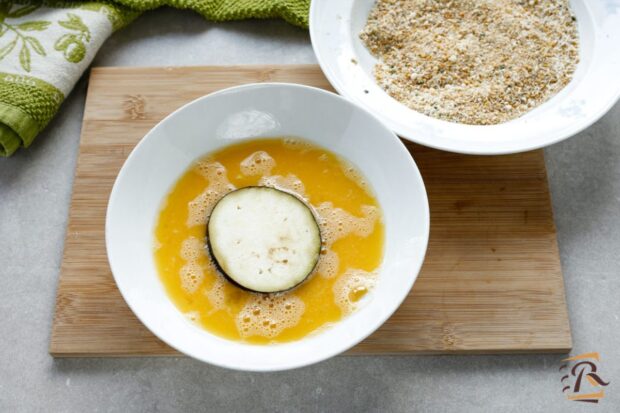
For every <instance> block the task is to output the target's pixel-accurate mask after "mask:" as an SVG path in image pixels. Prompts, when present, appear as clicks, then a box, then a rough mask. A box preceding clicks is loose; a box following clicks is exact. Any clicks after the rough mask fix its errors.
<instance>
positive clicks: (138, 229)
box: [106, 84, 429, 371]
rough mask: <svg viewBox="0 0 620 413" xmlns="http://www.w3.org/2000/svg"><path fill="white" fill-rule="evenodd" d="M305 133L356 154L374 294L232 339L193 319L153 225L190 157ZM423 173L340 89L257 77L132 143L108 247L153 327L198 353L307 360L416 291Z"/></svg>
mask: <svg viewBox="0 0 620 413" xmlns="http://www.w3.org/2000/svg"><path fill="white" fill-rule="evenodd" d="M274 136H299V137H302V138H305V139H307V140H310V141H312V142H314V143H316V144H318V145H320V146H323V147H325V148H327V149H329V150H331V151H333V152H335V153H337V154H339V155H340V156H342V157H343V158H345V159H348V160H349V161H351V162H352V163H353V164H355V165H357V167H358V168H359V169H360V170H361V171H362V172H363V174H364V175H365V177H366V179H367V181H368V182H369V183H370V185H371V186H372V188H373V189H374V192H375V194H376V196H377V198H378V201H379V203H380V205H381V207H382V210H383V214H384V221H385V227H386V239H385V254H384V260H383V264H382V266H381V268H380V274H379V277H378V282H377V285H376V287H375V288H374V289H373V290H372V293H371V295H370V297H369V300H368V302H367V304H366V305H364V306H363V307H362V308H361V309H359V310H358V311H356V312H354V313H353V314H352V315H351V316H350V317H347V318H345V319H344V320H342V321H341V322H338V323H336V324H335V325H334V326H333V327H331V328H329V329H326V330H325V331H324V332H322V333H319V334H316V335H313V336H311V337H307V338H304V339H302V340H300V341H296V342H292V343H286V344H277V345H266V346H261V345H249V344H243V343H240V342H235V341H229V340H226V339H223V338H220V337H217V336H215V335H212V334H210V333H209V332H207V331H205V330H203V329H202V328H200V327H198V326H196V325H194V324H192V323H191V322H190V321H188V320H187V319H186V317H185V316H183V315H182V314H181V312H180V311H179V310H177V308H176V307H175V306H174V304H173V303H172V302H171V301H170V299H169V298H168V296H167V295H166V292H165V291H164V287H163V286H162V284H161V282H160V280H159V276H158V274H157V271H156V268H155V264H154V259H153V245H154V235H153V229H154V225H155V220H156V217H157V214H158V211H159V208H160V205H161V202H162V200H163V199H164V197H165V196H166V194H167V193H168V192H169V191H170V189H171V187H172V185H173V184H174V183H175V181H176V180H177V179H178V178H179V177H180V176H181V174H182V173H183V172H184V171H185V170H186V169H187V168H188V167H189V166H190V164H191V163H192V161H194V160H195V159H197V158H198V157H201V156H202V155H204V154H207V153H209V152H211V151H213V150H216V149H219V148H221V147H223V146H226V145H228V144H230V143H233V142H237V141H239V140H241V139H246V138H256V137H274ZM428 234H429V211H428V202H427V198H426V192H425V189H424V183H423V182H422V178H421V177H420V173H419V172H418V169H417V167H416V165H415V163H414V162H413V160H412V158H411V156H410V155H409V152H408V151H407V150H406V149H405V147H404V145H403V144H402V142H401V141H400V140H399V139H398V138H397V137H396V136H395V135H394V133H392V132H391V131H390V130H389V129H388V128H386V127H385V126H384V125H383V124H382V123H381V122H380V121H379V120H377V119H376V118H375V117H373V116H372V115H370V114H369V113H368V112H366V111H364V110H363V109H361V108H359V107H358V106H356V105H354V104H352V103H350V102H349V101H347V100H345V99H343V98H342V97H340V96H338V95H335V94H333V93H329V92H326V91H323V90H320V89H315V88H311V87H307V86H300V85H292V84H252V85H245V86H240V87H235V88H231V89H226V90H223V91H220V92H217V93H213V94H211V95H208V96H205V97H202V98H200V99H198V100H195V101H193V102H191V103H189V104H187V105H185V106H183V107H182V108H181V109H179V110H177V111H176V112H174V113H172V114H171V115H169V116H168V117H167V118H166V119H164V120H163V121H161V122H160V123H159V124H158V125H157V126H155V127H154V128H153V129H152V130H151V131H150V132H149V133H148V134H147V135H146V136H145V137H144V138H143V139H142V141H141V142H140V143H139V144H138V146H137V147H136V148H135V149H134V150H133V152H132V153H131V155H130V156H129V158H128V159H127V161H126V162H125V165H124V166H123V168H122V169H121V171H120V173H119V175H118V178H117V179H116V183H115V184H114V188H113V190H112V193H111V195H110V201H109V204H108V211H107V217H106V246H107V251H108V259H109V261H110V266H111V268H112V272H113V274H114V278H115V280H116V283H117V285H118V288H119V289H120V291H121V293H122V295H123V297H124V298H125V301H127V304H129V307H131V309H132V310H133V312H134V313H135V314H136V316H137V317H138V318H139V319H140V320H141V321H142V322H143V323H144V325H146V326H147V327H148V328H149V329H150V330H151V331H152V332H153V333H154V334H155V335H156V336H157V337H159V338H160V339H161V340H163V341H165V342H166V343H168V344H169V345H170V346H172V347H174V348H175V349H177V350H179V351H181V352H183V353H185V354H187V355H189V356H191V357H194V358H196V359H199V360H202V361H205V362H208V363H212V364H216V365H218V366H222V367H228V368H233V369H240V370H256V371H270V370H283V369H290V368H294V367H300V366H304V365H308V364H311V363H315V362H318V361H321V360H324V359H326V358H328V357H331V356H334V355H336V354H339V353H341V352H343V351H345V350H347V349H348V348H350V347H351V346H353V345H355V344H357V343H358V342H360V341H361V340H363V339H364V338H365V337H366V336H368V335H369V334H370V333H372V332H373V331H375V330H376V329H377V328H378V327H379V326H380V325H381V324H383V322H384V321H385V320H387V318H388V317H390V315H392V313H393V312H394V311H395V310H396V309H397V308H398V306H399V305H400V303H401V302H402V301H403V299H404V298H405V297H406V296H407V294H408V292H409V290H410V289H411V287H412V285H413V283H414V281H415V279H416V277H417V275H418V272H419V270H420V267H421V265H422V261H423V260H424V254H425V252H426V245H427V241H428Z"/></svg>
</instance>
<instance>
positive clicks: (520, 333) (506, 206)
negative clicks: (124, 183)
mask: <svg viewBox="0 0 620 413" xmlns="http://www.w3.org/2000/svg"><path fill="white" fill-rule="evenodd" d="M263 81H275V82H295V83H304V84H308V85H312V86H317V87H321V88H325V89H329V90H332V89H331V87H330V86H329V84H328V82H327V80H326V79H325V78H324V77H323V75H322V73H321V71H320V69H319V68H318V67H317V66H314V65H308V66H234V67H230V66H228V67H185V68H95V69H93V70H92V72H91V76H90V85H89V88H88V96H87V100H86V109H85V113H84V123H83V127H82V137H81V145H80V153H79V159H78V164H77V171H76V175H75V183H74V187H73V197H72V201H71V210H70V216H69V224H68V228H67V234H66V240H65V251H64V256H63V260H62V266H61V271H60V281H59V287H58V297H57V302H56V308H55V316H54V322H53V329H52V335H51V343H50V353H51V354H52V355H54V356H58V357H63V356H134V355H135V356H159V355H174V354H177V353H176V352H175V351H174V350H173V349H171V348H170V347H168V346H167V345H165V344H163V343H162V342H161V341H159V340H158V339H157V338H155V337H154V336H153V335H152V334H151V333H150V332H149V331H148V330H147V329H146V328H145V327H144V326H143V325H142V324H141V323H140V322H139V321H138V320H137V319H136V318H135V317H134V315H133V313H132V312H131V310H129V308H128V307H127V305H126V304H125V301H124V300H123V298H122V297H121V295H120V293H119V291H118V290H117V288H116V285H115V283H114V280H113V278H112V274H111V272H110V269H109V266H108V262H107V258H106V250H105V243H104V221H105V211H106V206H107V202H108V196H109V193H110V190H111V188H112V184H113V183H114V179H115V177H116V175H117V173H118V171H119V169H120V168H121V166H122V164H123V162H124V161H125V158H126V157H127V155H128V154H129V152H130V151H131V150H132V148H133V147H134V145H135V144H136V143H137V142H138V141H139V140H140V139H141V138H142V137H143V136H144V134H145V133H146V132H147V131H148V130H149V129H150V128H151V127H152V126H153V125H155V124H156V123H157V122H158V121H160V120H161V119H162V118H163V117H165V116H166V115H168V114H169V113H170V112H172V111H173V110H175V109H177V108H178V107H180V106H182V105H183V104H185V103H187V102H189V101H191V100H193V99H195V98H197V97H199V96H202V95H204V94H207V93H210V92H213V91H216V90H219V89H222V88H225V87H229V86H233V85H238V84H243V83H250V82H263ZM407 146H408V148H409V149H410V151H411V152H412V154H413V156H414V158H415V161H416V162H417V164H418V166H419V168H420V170H421V172H422V176H423V178H424V180H425V183H426V186H427V189H428V195H429V201H430V209H431V237H430V244H429V249H428V254H427V257H426V261H425V264H424V266H423V268H422V272H421V274H420V276H419V278H418V280H417V282H416V283H415V286H414V288H413V290H412V291H411V293H410V294H409V297H408V298H407V299H406V300H405V302H404V303H403V304H402V306H401V307H400V309H399V310H398V311H397V312H396V313H395V314H394V315H393V316H392V318H391V319H390V320H389V321H388V322H387V323H385V325H384V326H383V327H381V328H380V329H379V330H378V331H377V332H376V333H375V334H373V335H372V336H370V337H369V338H368V339H366V340H365V341H364V342H362V343H361V344H359V345H358V346H356V347H355V348H353V349H352V350H351V351H350V352H349V353H348V354H403V353H405V354H406V353H498V352H500V353H501V352H505V353H507V352H550V351H553V352H567V351H569V350H570V348H571V335H570V327H569V322H568V315H567V308H566V302H565V298H564V286H563V279H562V272H561V268H560V260H559V255H558V248H557V241H556V233H555V227H554V223H553V214H552V210H551V204H550V198H549V190H548V186H547V176H546V170H545V165H544V159H543V152H542V151H533V152H528V153H523V154H517V155H506V156H488V157H483V156H466V155H457V154H451V153H446V152H440V151H436V150H432V149H427V148H423V147H420V146H417V145H411V144H408V145H407ZM406 179H407V177H406V176H404V177H403V181H405V182H406Z"/></svg>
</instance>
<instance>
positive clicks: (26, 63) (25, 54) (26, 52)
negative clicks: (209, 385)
mask: <svg viewBox="0 0 620 413" xmlns="http://www.w3.org/2000/svg"><path fill="white" fill-rule="evenodd" d="M19 63H20V64H21V65H22V68H23V69H24V70H25V71H26V72H30V49H28V46H27V45H26V44H25V43H24V44H23V45H22V50H20V52H19Z"/></svg>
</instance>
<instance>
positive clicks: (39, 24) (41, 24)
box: [17, 21, 50, 32]
mask: <svg viewBox="0 0 620 413" xmlns="http://www.w3.org/2000/svg"><path fill="white" fill-rule="evenodd" d="M49 25H50V22H45V21H32V22H25V23H22V24H18V25H17V28H18V29H19V30H23V31H26V32H30V31H38V32H40V31H42V30H45V29H47V27H48V26H49Z"/></svg>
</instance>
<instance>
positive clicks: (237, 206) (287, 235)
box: [207, 187, 321, 293]
mask: <svg viewBox="0 0 620 413" xmlns="http://www.w3.org/2000/svg"><path fill="white" fill-rule="evenodd" d="M207 243H208V246H209V250H210V252H211V255H212V257H213V259H214V261H215V263H216V264H217V266H218V268H219V269H220V271H221V272H222V273H223V274H224V275H225V276H226V277H228V278H229V279H230V280H231V281H233V282H234V283H236V284H238V285H239V286H241V287H243V288H245V289H247V290H250V291H255V292H260V293H275V292H281V291H286V290H289V289H291V288H293V287H295V286H296V285H298V284H300V283H301V282H303V281H304V280H305V279H306V278H307V277H308V276H309V275H310V274H311V273H312V271H313V270H314V267H315V266H316V264H317V262H318V259H319V255H320V252H321V234H320V230H319V225H318V223H317V221H316V218H315V216H314V214H313V213H312V210H311V209H310V207H309V206H308V205H306V204H305V203H304V202H303V201H302V200H300V199H299V198H297V197H296V196H294V195H293V194H290V193H288V192H285V191H281V190H279V189H276V188H271V187H246V188H241V189H238V190H236V191H233V192H229V193H228V194H226V195H225V196H224V197H222V198H221V199H220V200H219V201H218V203H217V204H216V205H215V207H214V208H213V211H212V212H211V216H210V217H209V222H208V224H207Z"/></svg>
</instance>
